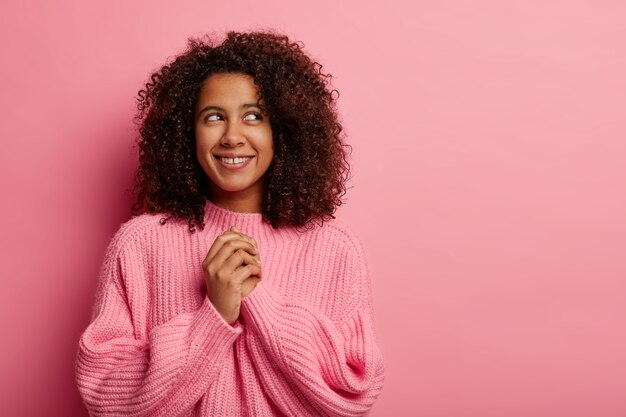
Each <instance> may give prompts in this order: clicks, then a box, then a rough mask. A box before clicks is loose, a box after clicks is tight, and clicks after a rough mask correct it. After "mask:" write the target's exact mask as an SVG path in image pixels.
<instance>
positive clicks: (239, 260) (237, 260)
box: [222, 249, 261, 271]
mask: <svg viewBox="0 0 626 417" xmlns="http://www.w3.org/2000/svg"><path fill="white" fill-rule="evenodd" d="M244 265H256V266H259V267H260V266H261V265H259V262H258V260H257V259H256V258H255V257H254V256H252V255H250V254H249V253H248V252H246V251H245V250H244V249H237V250H236V251H235V252H234V253H233V254H232V255H231V256H230V257H229V258H228V259H227V260H226V261H225V262H224V263H223V266H222V268H225V269H226V270H228V271H235V270H237V268H238V267H240V266H244Z"/></svg>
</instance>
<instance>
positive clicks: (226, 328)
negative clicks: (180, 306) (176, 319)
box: [190, 295, 243, 363]
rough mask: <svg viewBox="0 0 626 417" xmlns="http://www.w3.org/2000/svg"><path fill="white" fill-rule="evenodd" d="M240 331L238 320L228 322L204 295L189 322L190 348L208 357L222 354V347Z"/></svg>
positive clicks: (231, 340) (218, 360)
mask: <svg viewBox="0 0 626 417" xmlns="http://www.w3.org/2000/svg"><path fill="white" fill-rule="evenodd" d="M242 332H243V327H242V326H241V324H240V323H239V322H238V321H236V322H235V323H234V324H233V325H230V324H228V323H227V322H226V320H224V318H223V317H222V315H221V314H220V313H219V312H218V311H217V309H216V308H215V306H214V305H213V303H212V302H211V300H210V299H209V297H208V296H207V295H205V296H204V300H203V301H202V305H201V306H200V309H199V310H198V311H197V312H196V314H195V316H194V318H193V320H192V322H191V326H190V336H191V340H190V342H191V343H190V344H191V350H192V351H198V350H199V351H201V352H204V354H205V355H207V356H209V357H210V356H213V354H218V355H219V356H221V355H224V354H225V353H226V349H224V347H225V346H228V345H230V344H232V343H233V342H234V341H235V339H237V337H238V336H239V335H240V334H241V333H242ZM219 356H218V357H217V358H216V362H218V363H219V362H220V359H221V357H219Z"/></svg>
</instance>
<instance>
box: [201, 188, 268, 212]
mask: <svg viewBox="0 0 626 417" xmlns="http://www.w3.org/2000/svg"><path fill="white" fill-rule="evenodd" d="M215 191H216V190H213V192H212V193H211V195H210V196H209V197H208V198H209V200H211V202H213V204H215V205H216V206H218V207H221V208H224V209H226V210H230V211H234V212H239V213H262V212H263V195H262V194H261V193H259V192H255V191H256V190H246V191H247V192H246V191H243V192H242V191H238V192H229V191H224V190H219V192H215Z"/></svg>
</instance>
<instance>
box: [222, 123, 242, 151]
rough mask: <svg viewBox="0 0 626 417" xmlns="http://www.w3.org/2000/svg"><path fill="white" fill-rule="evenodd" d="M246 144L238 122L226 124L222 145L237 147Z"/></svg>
mask: <svg viewBox="0 0 626 417" xmlns="http://www.w3.org/2000/svg"><path fill="white" fill-rule="evenodd" d="M243 142H244V136H243V133H242V131H241V126H240V125H239V123H237V122H236V121H229V122H228V123H227V124H226V131H225V132H224V135H223V136H222V140H221V141H220V143H221V144H222V145H224V146H237V145H238V144H240V143H243Z"/></svg>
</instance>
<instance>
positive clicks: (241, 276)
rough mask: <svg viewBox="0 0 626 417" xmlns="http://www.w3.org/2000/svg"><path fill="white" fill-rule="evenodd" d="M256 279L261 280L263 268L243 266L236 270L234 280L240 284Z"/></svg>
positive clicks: (249, 265)
mask: <svg viewBox="0 0 626 417" xmlns="http://www.w3.org/2000/svg"><path fill="white" fill-rule="evenodd" d="M251 277H255V278H259V279H260V278H261V268H259V267H258V266H256V265H252V264H248V265H243V266H241V267H239V268H237V269H236V270H235V272H234V273H233V279H234V280H235V281H236V282H238V283H243V282H244V281H245V280H246V279H248V278H251Z"/></svg>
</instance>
